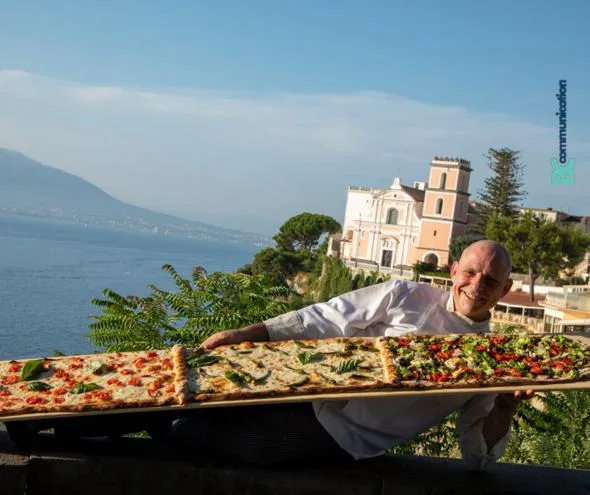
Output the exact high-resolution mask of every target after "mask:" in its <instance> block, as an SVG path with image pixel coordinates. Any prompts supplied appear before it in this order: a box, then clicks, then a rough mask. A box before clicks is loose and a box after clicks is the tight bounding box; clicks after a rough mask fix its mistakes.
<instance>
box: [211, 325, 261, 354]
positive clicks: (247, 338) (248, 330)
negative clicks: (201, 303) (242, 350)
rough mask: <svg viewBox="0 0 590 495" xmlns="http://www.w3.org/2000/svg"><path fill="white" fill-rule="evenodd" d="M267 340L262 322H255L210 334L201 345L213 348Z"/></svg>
mask: <svg viewBox="0 0 590 495" xmlns="http://www.w3.org/2000/svg"><path fill="white" fill-rule="evenodd" d="M267 340H268V332H267V330H266V326H265V325H264V323H256V324H255V325H250V326H248V327H244V328H238V329H237V330H225V331H223V332H218V333H216V334H213V335H211V337H209V338H208V339H207V340H205V342H203V343H202V344H201V347H203V348H205V349H213V348H214V347H218V346H220V345H232V344H239V343H240V342H264V341H267Z"/></svg>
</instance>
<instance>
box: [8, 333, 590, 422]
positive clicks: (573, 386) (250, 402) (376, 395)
mask: <svg viewBox="0 0 590 495" xmlns="http://www.w3.org/2000/svg"><path fill="white" fill-rule="evenodd" d="M566 336H567V337H568V338H571V339H573V340H577V341H579V342H582V343H583V344H585V345H590V337H588V336H587V334H586V335H580V334H567V335H566ZM529 389H532V390H534V391H535V392H549V391H552V392H566V391H574V390H589V391H590V380H585V381H577V382H571V383H554V384H549V385H533V386H531V385H510V384H507V385H504V386H501V387H499V386H496V387H472V388H457V389H421V390H415V389H398V388H388V389H383V390H371V391H357V392H347V393H332V394H330V393H326V394H307V395H290V396H281V397H268V398H254V399H237V400H224V401H210V402H198V403H193V404H186V405H183V406H180V405H177V406H156V407H136V408H118V409H107V410H98V411H94V410H91V411H83V412H59V413H28V414H19V415H10V416H1V415H0V421H3V422H9V421H23V420H42V419H51V418H74V417H81V416H97V415H108V414H130V413H144V412H158V411H160V412H169V411H175V410H176V411H181V410H189V409H200V408H209V407H232V406H259V405H264V404H279V403H292V402H311V401H315V400H330V401H332V400H333V401H342V400H350V399H382V398H392V397H401V396H409V395H413V396H415V395H419V396H422V397H427V396H440V395H449V394H451V395H459V394H461V395H473V394H487V393H511V392H514V391H517V390H521V391H524V390H529Z"/></svg>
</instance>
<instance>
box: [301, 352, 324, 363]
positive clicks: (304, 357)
mask: <svg viewBox="0 0 590 495" xmlns="http://www.w3.org/2000/svg"><path fill="white" fill-rule="evenodd" d="M318 358H321V354H318V353H315V352H309V351H307V352H302V353H301V354H297V359H299V361H300V362H301V364H309V363H311V362H312V361H317V360H318Z"/></svg>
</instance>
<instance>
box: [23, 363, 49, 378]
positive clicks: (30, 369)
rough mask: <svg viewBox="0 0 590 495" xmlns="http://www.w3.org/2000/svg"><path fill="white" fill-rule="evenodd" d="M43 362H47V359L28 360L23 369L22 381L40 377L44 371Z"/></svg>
mask: <svg viewBox="0 0 590 495" xmlns="http://www.w3.org/2000/svg"><path fill="white" fill-rule="evenodd" d="M43 363H45V359H33V360H32V361H27V362H26V363H25V365H24V366H23V369H22V371H21V375H20V379H21V382H26V381H28V380H36V379H37V378H39V376H41V373H43Z"/></svg>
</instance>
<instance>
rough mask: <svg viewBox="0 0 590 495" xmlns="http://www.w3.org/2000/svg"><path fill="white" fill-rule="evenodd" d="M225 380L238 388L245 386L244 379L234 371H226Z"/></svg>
mask: <svg viewBox="0 0 590 495" xmlns="http://www.w3.org/2000/svg"><path fill="white" fill-rule="evenodd" d="M225 378H227V379H228V380H229V381H230V382H232V383H235V384H236V385H238V386H240V387H243V386H244V385H246V379H245V378H244V377H243V376H242V375H240V374H239V373H236V372H235V371H230V370H228V371H226V372H225Z"/></svg>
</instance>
